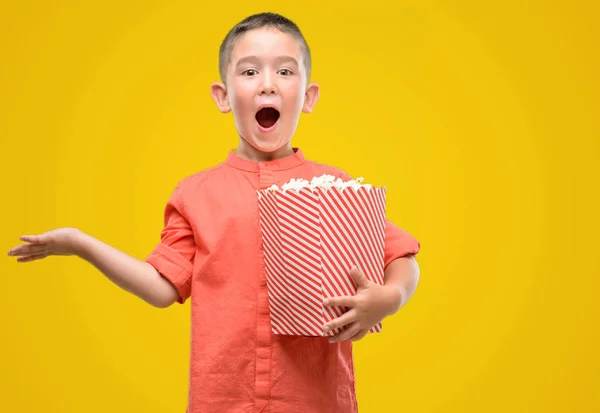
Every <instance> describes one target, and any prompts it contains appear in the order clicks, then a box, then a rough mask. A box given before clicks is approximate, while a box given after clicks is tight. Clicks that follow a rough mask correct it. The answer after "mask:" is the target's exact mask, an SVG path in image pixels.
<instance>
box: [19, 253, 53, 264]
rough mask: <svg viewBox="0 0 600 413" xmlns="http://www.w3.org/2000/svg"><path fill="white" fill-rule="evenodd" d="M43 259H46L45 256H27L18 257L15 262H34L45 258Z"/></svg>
mask: <svg viewBox="0 0 600 413" xmlns="http://www.w3.org/2000/svg"><path fill="white" fill-rule="evenodd" d="M45 257H46V254H37V255H28V256H26V257H19V258H17V262H29V261H35V260H40V259H42V258H45Z"/></svg>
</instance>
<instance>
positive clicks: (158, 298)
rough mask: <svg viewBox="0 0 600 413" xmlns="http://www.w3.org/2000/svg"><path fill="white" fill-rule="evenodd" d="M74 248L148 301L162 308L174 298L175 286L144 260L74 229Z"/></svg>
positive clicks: (105, 273)
mask: <svg viewBox="0 0 600 413" xmlns="http://www.w3.org/2000/svg"><path fill="white" fill-rule="evenodd" d="M74 238H75V240H74V250H75V252H76V254H77V256H79V257H80V258H83V259H84V260H86V261H87V262H89V263H90V264H92V265H93V266H94V267H96V268H97V269H98V270H99V271H100V272H101V273H103V274H104V275H105V276H106V277H107V278H108V279H109V280H111V281H112V282H113V283H115V284H116V285H118V286H119V287H121V288H122V289H124V290H126V291H128V292H130V293H132V294H134V295H136V296H138V297H139V298H141V299H142V300H144V301H146V302H147V303H148V304H150V305H152V306H154V307H158V308H165V307H168V306H170V305H171V304H173V303H174V302H175V301H176V300H177V290H176V289H175V287H173V285H172V284H171V283H170V282H169V281H167V280H166V279H165V278H164V277H162V276H161V275H160V273H159V272H158V271H157V270H156V269H155V268H154V267H153V266H152V265H150V264H149V263H148V262H145V261H141V260H138V259H137V258H134V257H132V256H130V255H127V254H126V253H124V252H122V251H120V250H118V249H116V248H113V247H111V246H110V245H108V244H105V243H104V242H102V241H99V240H97V239H96V238H93V237H91V236H90V235H88V234H86V233H84V232H81V231H77V233H76V234H75V237H74Z"/></svg>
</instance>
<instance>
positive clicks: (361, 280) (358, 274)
mask: <svg viewBox="0 0 600 413" xmlns="http://www.w3.org/2000/svg"><path fill="white" fill-rule="evenodd" d="M350 276H351V277H352V280H354V283H355V284H356V286H357V287H358V288H360V287H362V288H366V287H368V286H369V284H370V281H369V280H368V279H367V277H365V274H363V272H362V271H361V270H360V269H359V268H358V267H357V266H356V265H355V266H353V267H352V269H351V270H350Z"/></svg>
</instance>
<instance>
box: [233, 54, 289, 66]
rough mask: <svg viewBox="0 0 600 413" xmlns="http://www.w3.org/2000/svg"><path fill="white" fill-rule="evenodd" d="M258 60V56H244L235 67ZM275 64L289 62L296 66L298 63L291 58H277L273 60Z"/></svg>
mask: <svg viewBox="0 0 600 413" xmlns="http://www.w3.org/2000/svg"><path fill="white" fill-rule="evenodd" d="M258 60H260V58H259V57H258V56H244V57H242V58H241V59H240V60H238V61H237V63H236V67H240V66H241V65H243V64H244V63H247V62H255V61H258ZM275 61H276V62H291V63H293V64H294V65H296V66H298V61H297V60H296V59H294V58H293V57H292V56H278V57H276V58H275Z"/></svg>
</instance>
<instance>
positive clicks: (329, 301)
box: [323, 295, 356, 307]
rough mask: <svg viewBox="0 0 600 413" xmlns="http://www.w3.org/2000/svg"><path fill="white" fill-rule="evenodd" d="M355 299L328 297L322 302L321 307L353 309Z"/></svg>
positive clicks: (352, 297)
mask: <svg viewBox="0 0 600 413" xmlns="http://www.w3.org/2000/svg"><path fill="white" fill-rule="evenodd" d="M355 301H356V299H355V298H354V296H353V295H345V296H341V297H328V298H326V299H324V300H323V305H326V306H330V307H354V306H355Z"/></svg>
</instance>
